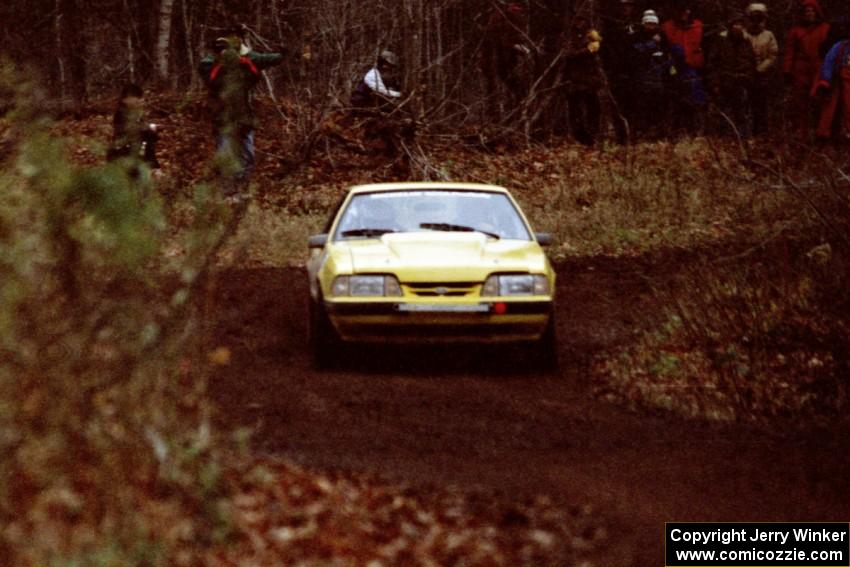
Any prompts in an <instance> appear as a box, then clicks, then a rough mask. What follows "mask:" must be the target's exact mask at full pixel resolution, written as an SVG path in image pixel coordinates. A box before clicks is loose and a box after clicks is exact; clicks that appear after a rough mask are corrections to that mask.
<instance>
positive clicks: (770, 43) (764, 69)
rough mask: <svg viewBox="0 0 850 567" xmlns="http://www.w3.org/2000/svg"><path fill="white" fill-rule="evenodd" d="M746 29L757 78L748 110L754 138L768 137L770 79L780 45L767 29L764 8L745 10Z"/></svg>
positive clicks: (751, 90)
mask: <svg viewBox="0 0 850 567" xmlns="http://www.w3.org/2000/svg"><path fill="white" fill-rule="evenodd" d="M747 18H748V26H747V29H746V30H745V31H744V37H746V38H747V39H748V40H749V42H750V44H751V45H752V46H753V51H754V52H755V56H756V74H755V76H754V77H753V81H752V83H751V85H750V110H751V112H752V115H753V135H759V134H765V133H767V131H768V129H769V125H770V120H769V115H770V91H771V88H770V87H771V77H772V75H773V70H774V68H775V67H776V61H777V59H778V58H779V44H778V43H777V42H776V37H775V36H774V35H773V32H772V31H769V30H768V29H766V24H767V6H766V5H764V4H761V3H752V4H750V5H749V6H748V7H747Z"/></svg>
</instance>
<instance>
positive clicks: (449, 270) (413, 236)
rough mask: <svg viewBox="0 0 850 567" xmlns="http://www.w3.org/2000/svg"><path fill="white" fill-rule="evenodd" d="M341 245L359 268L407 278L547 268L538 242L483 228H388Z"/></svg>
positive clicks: (479, 276) (470, 277)
mask: <svg viewBox="0 0 850 567" xmlns="http://www.w3.org/2000/svg"><path fill="white" fill-rule="evenodd" d="M336 246H337V247H338V248H339V249H338V252H339V253H340V255H341V256H343V255H347V256H348V260H349V261H350V266H351V271H352V272H353V273H392V274H395V275H396V276H398V278H399V279H400V280H401V281H403V282H415V281H427V282H434V281H441V282H442V281H445V282H451V281H466V282H468V281H483V280H484V279H485V278H486V277H487V276H488V275H489V274H491V273H493V272H534V273H543V272H545V271H546V258H545V255H544V254H543V250H542V249H541V248H540V245H539V244H537V243H536V242H533V241H522V240H496V239H493V238H488V237H487V236H486V235H484V234H482V233H479V232H470V233H466V232H414V233H400V234H385V235H383V236H382V237H381V238H380V239H368V240H354V241H347V242H342V243H336ZM339 259H340V260H342V258H339Z"/></svg>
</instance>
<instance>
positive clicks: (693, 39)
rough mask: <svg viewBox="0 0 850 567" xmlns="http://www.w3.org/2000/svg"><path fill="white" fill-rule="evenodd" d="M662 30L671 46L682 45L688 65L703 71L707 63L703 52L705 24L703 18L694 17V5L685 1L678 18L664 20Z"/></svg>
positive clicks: (677, 15)
mask: <svg viewBox="0 0 850 567" xmlns="http://www.w3.org/2000/svg"><path fill="white" fill-rule="evenodd" d="M662 30H663V31H664V37H666V38H667V41H668V42H669V43H670V47H671V48H672V47H674V46H676V45H678V46H680V47H681V49H682V52H683V56H684V60H685V63H687V65H688V67H690V68H691V69H694V70H695V71H697V72H701V71H702V69H703V66H704V64H705V57H704V55H703V52H702V36H703V25H702V21H701V20H698V19H696V18H694V16H693V7H692V5H691V4H690V3H689V2H685V3H683V4H682V5H681V7H680V8H679V11H678V13H677V14H676V18H673V19H669V20H667V21H666V22H664V25H663V26H662Z"/></svg>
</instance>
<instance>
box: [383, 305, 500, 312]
mask: <svg viewBox="0 0 850 567" xmlns="http://www.w3.org/2000/svg"><path fill="white" fill-rule="evenodd" d="M395 308H396V310H397V311H402V312H405V313H489V312H490V306H489V305H488V304H486V303H484V304H478V305H427V304H426V305H422V304H418V303H399V304H398V305H396V307H395Z"/></svg>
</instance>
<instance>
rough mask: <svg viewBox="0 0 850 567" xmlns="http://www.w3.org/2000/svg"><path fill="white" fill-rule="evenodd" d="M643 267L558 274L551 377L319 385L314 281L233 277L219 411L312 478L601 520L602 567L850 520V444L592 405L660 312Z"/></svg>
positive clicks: (226, 284)
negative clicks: (600, 360) (738, 530)
mask: <svg viewBox="0 0 850 567" xmlns="http://www.w3.org/2000/svg"><path fill="white" fill-rule="evenodd" d="M672 269H675V267H671V266H670V265H661V266H658V265H654V266H653V265H648V264H644V263H639V262H636V261H634V260H622V261H614V260H611V261H602V260H600V261H582V260H579V261H574V262H571V263H570V264H567V265H563V266H561V268H560V269H559V290H558V291H559V311H558V326H559V336H560V344H561V348H562V357H563V359H564V360H565V362H566V364H565V365H564V368H563V369H562V371H561V372H560V373H559V374H558V375H545V376H541V375H537V374H535V373H533V372H528V371H526V370H525V369H524V366H525V365H524V363H523V360H522V354H521V353H519V352H515V351H513V350H511V349H507V350H501V351H499V352H494V351H492V350H486V349H473V350H470V349H456V348H429V349H420V348H410V349H397V348H393V349H382V348H377V349H370V350H368V351H359V352H356V353H354V356H353V357H352V358H351V359H350V364H348V365H347V366H346V367H345V368H344V369H342V370H338V371H334V372H316V371H314V370H313V369H312V368H311V367H310V364H309V360H308V357H307V354H306V330H307V329H306V305H305V302H306V294H307V290H306V278H305V275H304V273H303V272H302V271H300V270H293V269H263V270H244V271H230V272H224V273H222V274H221V275H220V277H219V278H218V281H217V284H216V289H215V291H214V293H215V297H216V302H215V303H216V305H217V307H216V309H215V311H214V312H213V313H212V314H211V315H210V316H209V321H208V322H209V324H210V325H211V326H212V328H213V334H212V336H213V337H214V342H215V346H218V345H223V346H227V347H229V348H230V349H231V350H232V352H233V360H232V363H231V365H230V366H229V367H227V368H225V369H224V370H222V371H221V372H220V374H219V375H218V376H216V378H215V380H214V382H213V385H212V390H213V396H214V398H215V399H216V400H217V401H218V404H219V407H220V409H221V417H222V419H223V421H224V422H225V423H226V424H228V425H233V426H236V425H248V426H252V427H254V428H255V430H256V432H257V433H256V436H255V442H256V447H257V450H258V451H262V452H265V453H270V454H274V455H275V456H280V457H284V458H287V459H291V460H293V461H295V462H298V463H300V464H302V465H306V466H308V467H315V468H317V469H323V470H328V469H332V470H351V471H358V472H368V473H375V474H377V475H379V476H381V477H384V478H386V479H388V480H391V481H400V482H404V483H410V484H413V485H433V484H436V485H455V486H460V487H463V488H464V489H469V490H474V491H482V492H483V493H484V494H487V495H489V496H491V497H492V498H496V499H502V500H508V501H509V500H512V499H519V498H523V497H527V496H529V495H537V494H545V495H547V496H549V497H551V498H553V499H554V500H555V501H557V502H560V503H562V505H563V506H584V505H586V504H591V505H592V506H593V507H594V509H596V510H597V511H598V512H599V514H600V515H601V516H602V517H604V518H605V525H607V526H608V528H607V529H608V530H609V532H610V533H609V536H610V541H611V542H612V546H611V548H610V549H609V551H608V553H609V557H607V558H606V564H609V565H634V566H648V565H659V564H660V561H661V557H662V555H661V553H662V549H661V545H662V544H661V542H662V534H663V527H664V526H663V522H665V521H709V520H716V521H720V520H727V521H780V520H820V521H826V520H835V521H846V520H847V518H848V517H850V499H848V498H847V494H850V428H849V427H848V426H847V425H846V424H845V425H842V426H836V427H834V428H830V429H823V430H819V431H807V432H799V431H795V430H794V429H793V428H791V427H789V428H788V429H787V430H784V431H781V430H777V429H774V430H771V431H764V430H758V429H753V428H748V427H741V426H731V425H717V424H706V423H701V422H688V421H684V420H680V419H676V418H673V417H669V416H666V415H647V414H635V413H629V412H626V411H624V410H622V409H620V408H617V407H614V406H610V405H608V404H605V403H603V402H600V401H598V400H595V399H594V398H593V396H592V395H591V394H590V386H591V385H592V382H591V381H592V377H591V376H590V375H589V373H588V371H589V367H590V364H589V363H590V360H591V359H592V357H594V356H599V355H601V356H604V355H605V353H607V352H610V351H611V350H612V349H614V348H615V347H617V346H619V345H623V344H626V343H628V341H630V340H631V339H632V337H633V334H634V332H635V330H636V329H637V328H638V325H640V324H641V323H642V322H644V321H645V320H647V318H651V317H653V316H654V314H655V313H656V312H657V305H654V304H653V301H652V300H650V299H648V297H647V295H646V293H647V291H648V289H647V284H646V283H645V282H646V279H645V278H646V276H647V275H648V276H650V277H653V278H662V279H663V277H664V276H665V273H666V272H669V271H670V270H672Z"/></svg>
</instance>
